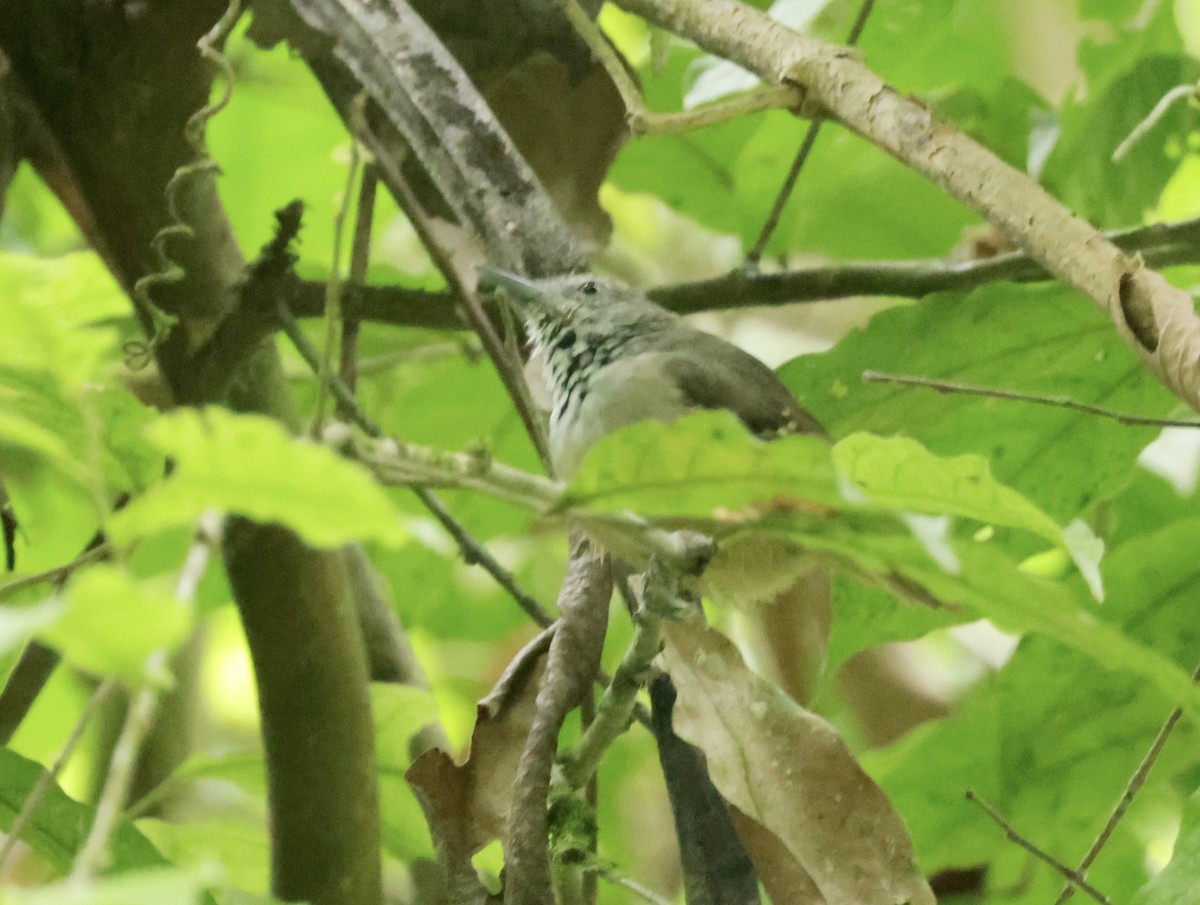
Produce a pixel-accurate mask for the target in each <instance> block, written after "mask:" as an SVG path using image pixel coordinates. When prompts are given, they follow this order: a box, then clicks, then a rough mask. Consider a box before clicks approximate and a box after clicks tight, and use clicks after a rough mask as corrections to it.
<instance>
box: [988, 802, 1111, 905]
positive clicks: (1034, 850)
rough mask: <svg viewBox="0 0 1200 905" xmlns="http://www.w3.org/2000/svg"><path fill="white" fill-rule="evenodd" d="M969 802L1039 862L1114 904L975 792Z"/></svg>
mask: <svg viewBox="0 0 1200 905" xmlns="http://www.w3.org/2000/svg"><path fill="white" fill-rule="evenodd" d="M967 800H969V801H973V802H975V803H976V804H977V805H979V807H981V808H982V809H983V812H984V813H985V814H987V815H988V816H989V817H990V818H992V821H993V822H994V823H995V824H996V825H997V826H998V827H1000V829H1002V830H1004V835H1005V836H1006V837H1008V840H1009V841H1010V842H1015V843H1016V844H1017V845H1019V846H1021V848H1023V849H1025V851H1027V852H1029V853H1030V854H1031V855H1033V856H1034V857H1035V858H1038V859H1039V860H1041V861H1044V862H1045V863H1046V864H1049V865H1050V866H1051V867H1052V868H1054V870H1056V871H1058V872H1059V873H1060V874H1062V875H1063V876H1064V877H1066V879H1067V881H1068V882H1069V883H1072V884H1074V885H1075V886H1078V887H1079V888H1080V889H1082V890H1083V891H1084V892H1086V893H1087V894H1088V895H1089V896H1091V897H1092V898H1093V899H1095V900H1096V901H1097V902H1099V903H1100V905H1112V902H1110V901H1109V899H1108V897H1107V896H1105V895H1104V893H1102V892H1100V890H1098V889H1096V887H1094V886H1092V885H1091V884H1090V883H1088V882H1087V880H1085V879H1084V878H1083V876H1081V875H1080V874H1079V873H1077V872H1076V871H1073V870H1071V868H1069V867H1067V866H1066V865H1065V864H1063V863H1062V862H1061V861H1059V860H1058V859H1057V858H1055V857H1054V856H1053V855H1050V854H1047V853H1046V852H1045V851H1043V850H1042V849H1040V848H1038V847H1037V846H1036V845H1034V844H1033V843H1032V842H1030V841H1029V840H1028V839H1026V838H1025V837H1024V836H1022V835H1021V834H1020V833H1018V832H1017V831H1016V830H1015V829H1013V827H1012V825H1011V824H1010V823H1009V822H1008V821H1007V820H1005V819H1004V817H1002V816H1001V814H1000V812H999V811H997V810H996V809H995V808H993V807H992V806H991V805H990V804H988V803H987V802H986V801H984V800H983V799H982V798H980V797H979V796H978V795H976V794H975V793H974V792H973V791H971V790H967Z"/></svg>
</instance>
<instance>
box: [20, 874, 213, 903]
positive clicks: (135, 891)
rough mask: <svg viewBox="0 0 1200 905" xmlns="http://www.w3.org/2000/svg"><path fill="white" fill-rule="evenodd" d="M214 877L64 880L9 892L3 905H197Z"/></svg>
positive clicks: (161, 876) (116, 877) (177, 876)
mask: <svg viewBox="0 0 1200 905" xmlns="http://www.w3.org/2000/svg"><path fill="white" fill-rule="evenodd" d="M215 880H216V877H215V876H214V875H213V874H212V872H211V871H208V872H200V871H184V870H176V869H175V868H158V869H153V870H140V871H132V872H129V873H124V874H121V875H120V876H113V877H104V878H101V879H99V880H92V881H89V882H86V883H77V882H75V881H72V880H64V881H63V882H61V883H52V884H50V885H48V886H43V887H41V888H39V889H26V890H21V889H10V890H8V891H6V892H4V893H3V894H0V903H3V905H198V903H201V902H205V901H207V897H206V895H205V890H206V889H207V887H209V886H210V885H212V884H213V882H214V881H215Z"/></svg>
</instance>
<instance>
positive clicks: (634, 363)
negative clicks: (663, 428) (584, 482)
mask: <svg viewBox="0 0 1200 905" xmlns="http://www.w3.org/2000/svg"><path fill="white" fill-rule="evenodd" d="M661 361H662V356H661V355H659V354H657V353H653V352H647V353H645V354H642V355H634V356H631V357H624V358H620V359H618V360H617V361H614V362H613V363H612V364H610V365H607V366H606V367H604V368H601V369H600V370H599V371H598V372H597V373H596V374H594V375H593V376H592V379H591V381H590V382H589V384H588V387H587V392H586V394H585V395H584V397H583V399H582V400H572V405H571V406H569V407H567V408H566V409H565V410H561V414H560V415H559V416H557V417H552V418H551V420H550V457H551V459H552V460H553V462H554V469H555V471H556V472H557V473H558V476H559V477H560V478H570V477H571V475H573V474H574V473H575V470H576V469H577V468H578V467H579V464H580V462H582V461H583V457H584V454H585V453H587V451H588V450H589V449H590V448H591V447H592V445H593V444H594V443H595V442H596V441H597V440H599V439H600V438H601V437H604V436H606V435H608V434H610V433H612V432H613V431H615V430H617V429H618V428H621V427H625V426H626V425H628V424H634V423H635V422H638V421H646V420H648V419H656V420H659V421H674V420H675V419H676V418H678V417H680V416H681V415H683V414H685V413H686V412H687V410H688V409H687V406H686V405H684V402H683V395H682V393H680V391H679V387H678V385H677V384H676V382H675V381H674V380H673V379H672V378H670V377H668V376H667V375H665V374H664V373H663V371H662V367H661ZM555 402H556V405H555V411H556V412H558V411H560V409H559V407H558V405H557V402H558V400H555Z"/></svg>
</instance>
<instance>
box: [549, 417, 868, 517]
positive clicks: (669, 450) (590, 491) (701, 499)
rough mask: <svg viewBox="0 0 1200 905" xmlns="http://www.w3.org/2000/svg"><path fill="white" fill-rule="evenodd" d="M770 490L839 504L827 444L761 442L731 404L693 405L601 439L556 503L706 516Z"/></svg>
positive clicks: (816, 441)
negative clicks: (719, 407) (668, 419)
mask: <svg viewBox="0 0 1200 905" xmlns="http://www.w3.org/2000/svg"><path fill="white" fill-rule="evenodd" d="M776 495H788V496H791V497H794V498H798V499H801V500H804V501H807V502H811V503H821V504H824V505H828V506H844V505H846V503H845V500H844V498H843V497H842V494H841V491H840V489H839V486H838V481H837V476H836V475H835V473H834V469H833V463H832V460H831V458H830V447H829V444H828V443H826V442H825V441H824V440H822V439H820V438H818V437H811V436H796V437H784V438H782V439H779V440H776V441H773V442H771V443H767V442H764V441H762V440H759V439H757V438H756V437H754V436H752V435H751V434H750V433H748V432H747V431H746V428H745V427H744V426H743V425H742V423H741V422H740V421H738V419H737V416H735V415H734V414H732V413H731V412H726V411H717V412H697V413H695V414H692V415H688V416H687V417H686V418H682V419H680V420H679V421H677V422H675V423H674V424H663V423H661V422H658V421H643V422H641V423H638V424H634V425H631V426H629V427H627V428H623V429H621V430H620V431H617V432H616V433H614V434H611V435H610V436H608V437H605V438H604V439H602V440H601V441H600V442H598V443H597V444H596V445H595V446H594V447H593V448H592V449H591V451H589V453H588V454H587V456H586V457H585V458H584V460H583V464H582V465H581V466H580V468H579V471H578V472H577V473H576V475H575V477H574V479H573V480H572V481H571V484H570V486H569V487H568V488H567V490H566V492H565V493H564V494H563V496H562V499H561V500H560V502H559V507H560V508H564V509H565V508H568V507H569V508H575V509H582V510H586V511H591V512H597V511H612V510H615V509H626V508H628V509H634V510H636V511H637V512H638V513H639V514H641V515H647V516H654V515H669V516H711V515H713V514H714V513H715V512H716V511H717V510H719V509H737V508H739V507H741V506H745V505H747V504H749V503H752V502H759V501H766V500H769V499H770V498H772V497H774V496H776Z"/></svg>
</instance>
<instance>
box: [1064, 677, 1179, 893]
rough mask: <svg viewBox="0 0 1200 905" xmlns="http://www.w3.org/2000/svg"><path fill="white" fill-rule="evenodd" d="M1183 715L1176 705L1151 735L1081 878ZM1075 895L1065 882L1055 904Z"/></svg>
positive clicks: (1082, 865) (1081, 867) (1090, 851)
mask: <svg viewBox="0 0 1200 905" xmlns="http://www.w3.org/2000/svg"><path fill="white" fill-rule="evenodd" d="M1192 681H1193V682H1200V665H1198V666H1197V667H1196V669H1195V670H1194V671H1193V672H1192ZM1182 716H1183V708H1182V707H1176V708H1175V709H1174V710H1172V711H1171V713H1170V715H1169V716H1168V717H1167V719H1166V721H1165V722H1164V723H1163V724H1162V726H1161V727H1159V730H1158V734H1157V735H1155V736H1154V741H1153V742H1151V744H1150V749H1149V750H1148V751H1147V752H1146V754H1145V756H1144V757H1143V758H1142V762H1141V763H1140V764H1138V768H1137V769H1136V770H1135V771H1134V773H1133V776H1131V777H1130V778H1129V782H1128V783H1127V784H1126V786H1125V791H1123V792H1122V793H1121V797H1120V798H1119V799H1117V803H1116V805H1114V806H1113V809H1112V813H1111V814H1109V815H1108V822H1107V823H1105V824H1104V829H1102V830H1101V831H1100V835H1098V836H1097V837H1096V839H1095V841H1094V842H1092V845H1091V848H1089V849H1088V850H1087V854H1086V855H1084V856H1083V860H1081V861H1080V862H1079V867H1078V868H1077V869H1076V871H1075V872H1076V873H1077V874H1078V875H1079V876H1081V877H1082V876H1085V875H1086V874H1087V870H1088V868H1089V867H1091V866H1092V863H1093V862H1094V861H1095V860H1096V856H1097V855H1099V854H1100V852H1101V850H1103V848H1104V846H1105V845H1107V844H1108V840H1109V839H1111V838H1112V834H1113V831H1114V830H1116V828H1117V824H1118V823H1120V822H1121V818H1122V817H1124V816H1125V812H1126V811H1128V810H1129V806H1130V805H1131V804H1133V799H1134V798H1136V797H1137V794H1138V792H1140V791H1141V789H1142V786H1143V785H1145V782H1146V779H1147V777H1149V775H1150V771H1151V770H1152V769H1153V768H1154V764H1155V762H1156V761H1157V760H1158V756H1159V755H1160V754H1162V750H1163V747H1164V746H1165V745H1166V744H1167V739H1168V738H1170V737H1171V733H1172V732H1173V731H1174V730H1175V725H1176V724H1177V723H1178V722H1179V720H1180V718H1181V717H1182ZM1074 894H1075V887H1074V886H1071V885H1067V886H1065V887H1063V891H1062V892H1060V893H1059V894H1058V898H1057V899H1055V900H1054V905H1063V903H1064V902H1066V901H1067V900H1068V899H1069V898H1071V896H1073V895H1074Z"/></svg>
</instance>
